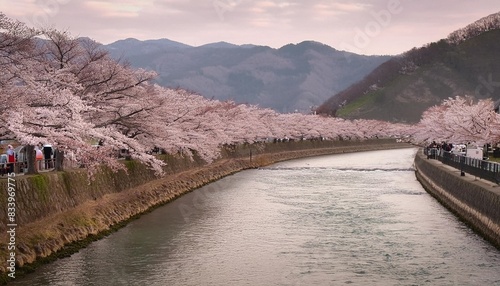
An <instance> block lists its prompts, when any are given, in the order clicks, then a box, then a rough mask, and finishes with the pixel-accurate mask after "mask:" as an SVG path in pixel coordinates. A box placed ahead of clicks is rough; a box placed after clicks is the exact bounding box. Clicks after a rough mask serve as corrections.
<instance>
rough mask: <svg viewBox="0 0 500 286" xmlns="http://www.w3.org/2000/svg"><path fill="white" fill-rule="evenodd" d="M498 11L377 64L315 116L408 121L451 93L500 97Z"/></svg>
mask: <svg viewBox="0 0 500 286" xmlns="http://www.w3.org/2000/svg"><path fill="white" fill-rule="evenodd" d="M499 51H500V13H496V14H492V15H490V16H488V17H485V18H482V19H480V20H478V21H476V22H475V23H472V24H470V25H468V26H467V27H465V28H463V29H460V30H457V31H455V32H453V33H451V34H450V35H449V36H448V37H447V38H446V39H442V40H440V41H438V42H434V43H430V44H428V45H426V46H424V47H421V48H418V49H417V48H414V49H412V50H410V51H408V52H406V53H404V54H402V55H401V56H398V57H394V58H392V59H391V60H389V61H387V62H385V63H383V64H382V65H380V66H379V67H377V68H376V69H374V70H373V71H372V72H371V73H370V74H368V75H367V76H366V77H365V78H363V79H362V80H361V81H359V82H357V83H356V84H353V85H351V86H350V87H348V88H347V89H345V90H343V91H341V92H339V93H337V94H335V95H334V96H332V97H331V98H330V99H328V100H327V101H326V102H325V103H323V104H322V105H321V106H320V107H319V108H318V109H317V112H318V113H322V114H328V115H333V116H338V117H342V118H348V119H356V118H365V119H379V120H387V121H394V122H408V123H414V122H418V121H419V120H420V117H421V115H422V112H423V111H425V110H426V109H428V108H429V107H431V106H433V105H438V104H440V103H441V102H442V100H443V99H447V98H449V97H455V96H457V95H469V96H474V97H475V98H477V99H483V98H492V99H493V100H498V99H500V53H499Z"/></svg>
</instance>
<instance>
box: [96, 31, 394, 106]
mask: <svg viewBox="0 0 500 286" xmlns="http://www.w3.org/2000/svg"><path fill="white" fill-rule="evenodd" d="M104 48H106V49H107V50H108V51H109V52H110V54H111V55H112V56H113V57H115V58H119V59H122V60H126V61H128V62H129V63H130V64H131V65H132V66H134V67H137V68H145V69H149V70H154V71H156V72H157V73H158V77H157V83H158V84H160V85H162V86H165V87H174V88H177V87H180V88H184V89H188V90H191V91H194V92H196V93H198V94H201V95H203V96H205V97H207V98H214V99H219V100H234V101H235V102H237V103H249V104H255V105H259V106H260V107H268V108H272V109H274V110H276V111H279V112H292V111H300V112H304V113H307V112H310V111H311V108H312V107H316V106H318V105H319V104H321V103H323V102H324V101H325V100H327V99H328V98H329V97H330V96H331V95H332V94H334V93H336V92H338V91H341V90H343V89H345V88H347V87H348V86H349V85H351V84H353V83H355V82H356V81H359V80H361V79H362V78H363V77H364V76H365V75H366V74H368V73H369V72H371V71H372V70H373V69H374V68H375V67H377V66H378V65H380V64H381V63H383V62H385V61H387V60H388V59H389V58H390V57H389V56H363V55H357V54H353V53H348V52H344V51H338V50H335V49H333V48H331V47H329V46H327V45H324V44H321V43H318V42H312V41H305V42H302V43H299V44H289V45H286V46H284V47H281V48H279V49H273V48H270V47H267V46H256V45H251V44H246V45H241V46H239V45H234V44H230V43H226V42H218V43H212V44H207V45H203V46H199V47H192V46H189V45H185V44H182V43H178V42H175V41H171V40H167V39H161V40H149V41H139V40H136V39H125V40H120V41H117V42H114V43H111V44H109V45H105V46H104Z"/></svg>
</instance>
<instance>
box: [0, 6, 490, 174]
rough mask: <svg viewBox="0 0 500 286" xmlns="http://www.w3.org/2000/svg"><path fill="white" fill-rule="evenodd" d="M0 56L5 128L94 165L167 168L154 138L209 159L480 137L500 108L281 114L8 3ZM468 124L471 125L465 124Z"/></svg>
mask: <svg viewBox="0 0 500 286" xmlns="http://www.w3.org/2000/svg"><path fill="white" fill-rule="evenodd" d="M0 66H1V70H2V72H1V73H0V108H1V110H2V116H1V117H0V136H1V137H2V138H12V139H15V140H17V141H18V142H20V143H21V144H24V145H28V146H33V145H36V144H38V143H39V142H42V143H49V144H52V145H54V147H56V148H57V150H59V151H62V152H64V153H66V154H68V153H71V154H73V156H74V158H75V159H76V160H78V161H79V162H81V163H83V164H86V165H88V166H89V170H93V169H94V168H92V167H93V166H96V165H99V164H106V165H109V166H111V167H112V168H115V169H116V168H120V167H122V166H123V165H121V164H119V163H118V162H117V160H116V157H115V156H113V155H112V154H115V151H116V150H117V149H128V150H129V151H130V154H131V156H132V157H133V158H135V159H137V160H140V161H142V162H144V163H146V164H148V165H149V166H151V167H152V168H153V169H155V170H156V171H157V172H158V173H161V169H162V165H163V164H164V163H163V162H162V161H160V160H158V159H157V158H156V157H155V156H153V155H151V154H150V152H149V151H150V150H152V149H153V148H155V147H156V148H160V149H164V150H166V151H168V152H183V153H185V154H192V153H193V152H196V153H197V154H199V155H200V156H201V157H202V158H203V159H205V160H206V161H211V160H214V159H216V158H217V157H218V155H219V151H220V148H221V146H223V145H225V144H241V143H254V142H256V141H261V140H265V139H267V138H284V137H288V138H291V139H299V138H304V139H308V138H314V137H326V138H330V139H339V138H344V139H345V138H360V139H363V138H374V137H378V138H386V137H400V136H404V135H407V134H410V133H412V134H413V135H414V136H415V138H416V139H417V140H421V141H422V140H426V139H429V138H432V139H433V140H435V139H441V137H442V139H445V137H446V139H453V140H458V139H462V137H460V138H458V137H452V136H451V135H449V136H448V135H446V134H451V133H456V134H460V135H463V136H469V137H468V139H467V140H472V138H474V139H476V138H477V139H478V140H479V139H481V140H482V139H484V138H487V137H488V136H491V135H492V134H493V131H488V132H489V133H488V132H485V131H484V130H485V129H484V128H486V127H484V126H486V125H487V124H490V122H489V120H491V118H496V117H495V116H494V114H492V113H491V112H488V113H487V114H489V115H490V117H484V116H485V113H484V112H483V111H484V110H483V109H488V108H490V107H491V106H489V105H491V102H480V104H478V105H477V106H476V105H473V104H469V105H466V104H465V101H467V100H465V99H463V101H464V102H462V101H460V102H459V101H458V99H456V100H450V101H447V102H445V104H444V105H442V106H439V107H434V108H431V109H430V110H429V111H427V112H426V114H424V117H423V119H422V121H421V123H420V124H419V125H418V126H406V125H402V124H391V123H388V122H382V121H375V120H354V121H348V120H343V119H340V118H332V117H322V116H316V115H303V114H298V113H291V114H279V113H277V112H275V111H273V110H270V109H262V108H258V107H256V106H251V105H242V104H235V103H234V102H221V101H217V100H208V99H206V98H203V97H202V96H199V95H196V94H193V93H190V92H188V91H185V90H181V89H168V88H163V87H160V86H157V85H155V84H154V83H152V80H153V79H154V78H155V76H156V75H155V74H154V73H152V72H150V71H145V70H141V69H133V68H131V67H130V66H128V65H127V64H123V63H120V62H118V61H116V60H113V59H112V58H111V57H110V56H109V55H108V53H107V52H106V51H104V50H103V49H101V48H100V45H99V44H98V43H96V42H94V41H92V40H89V39H81V38H74V37H72V36H71V35H69V34H68V33H67V32H61V31H57V30H53V29H44V30H35V29H31V28H28V27H26V26H25V25H24V24H23V23H20V22H17V21H14V20H11V19H9V18H7V17H6V16H5V15H4V14H1V13H0ZM467 103H468V102H467ZM459 105H460V106H462V107H461V108H464V107H463V106H469V107H470V108H473V107H474V108H476V109H474V111H473V110H470V112H469V111H467V112H468V113H467V114H470V118H468V119H467V120H465V121H464V120H461V121H459V120H458V119H457V116H458V114H460V113H461V111H460V110H459V109H460V108H459V107H458V106H459ZM487 105H488V106H487ZM455 107H457V110H455V109H454V108H455ZM490 109H491V110H492V108H490ZM473 112H476V113H473ZM462 114H463V111H462ZM476 115H477V116H479V117H476ZM463 123H466V124H468V125H463ZM457 124H458V126H457ZM459 126H461V127H459ZM469 126H473V128H474V129H472V133H474V132H475V133H474V134H472V133H470V132H469V134H467V132H466V131H465V130H470V128H469ZM437 127H439V128H441V129H438V128H437ZM483 127H484V128H483ZM454 128H455V129H454ZM481 128H483V129H481ZM458 129H460V130H458ZM488 130H489V129H488ZM459 131H460V132H459ZM432 132H434V133H432ZM479 134H480V135H479ZM440 136H441V137H440ZM454 136H455V135H454ZM456 136H458V135H456ZM495 136H496V135H495ZM98 141H101V142H103V144H102V146H100V147H99V148H95V147H93V146H92V144H91V143H92V142H98ZM31 150H32V149H31ZM60 155H61V154H60Z"/></svg>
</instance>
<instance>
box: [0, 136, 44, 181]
mask: <svg viewBox="0 0 500 286" xmlns="http://www.w3.org/2000/svg"><path fill="white" fill-rule="evenodd" d="M18 153H23V152H19V151H18V152H16V150H15V149H14V147H13V146H12V145H11V144H9V145H7V147H6V151H5V153H4V154H2V155H0V175H5V174H8V173H13V172H19V170H22V169H23V168H26V167H27V166H26V164H27V160H26V159H27V158H26V156H25V153H24V154H21V158H19V154H18ZM53 156H54V152H53V149H52V146H50V145H43V144H42V143H39V144H38V145H36V146H35V168H36V170H37V171H38V170H42V169H51V168H53V167H54V163H53ZM16 164H17V167H18V168H16Z"/></svg>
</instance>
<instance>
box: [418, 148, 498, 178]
mask: <svg viewBox="0 0 500 286" xmlns="http://www.w3.org/2000/svg"><path fill="white" fill-rule="evenodd" d="M424 154H425V155H427V158H428V159H436V160H439V161H440V162H442V163H443V164H445V165H448V166H451V167H454V168H456V169H458V170H460V171H461V174H462V176H464V175H465V173H467V174H471V175H473V176H475V177H479V178H481V179H485V180H488V181H491V182H494V183H496V184H499V183H500V164H499V163H496V162H490V161H486V160H480V159H475V158H470V157H466V156H463V155H458V154H453V153H451V152H447V151H443V150H441V149H437V148H425V149H424Z"/></svg>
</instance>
